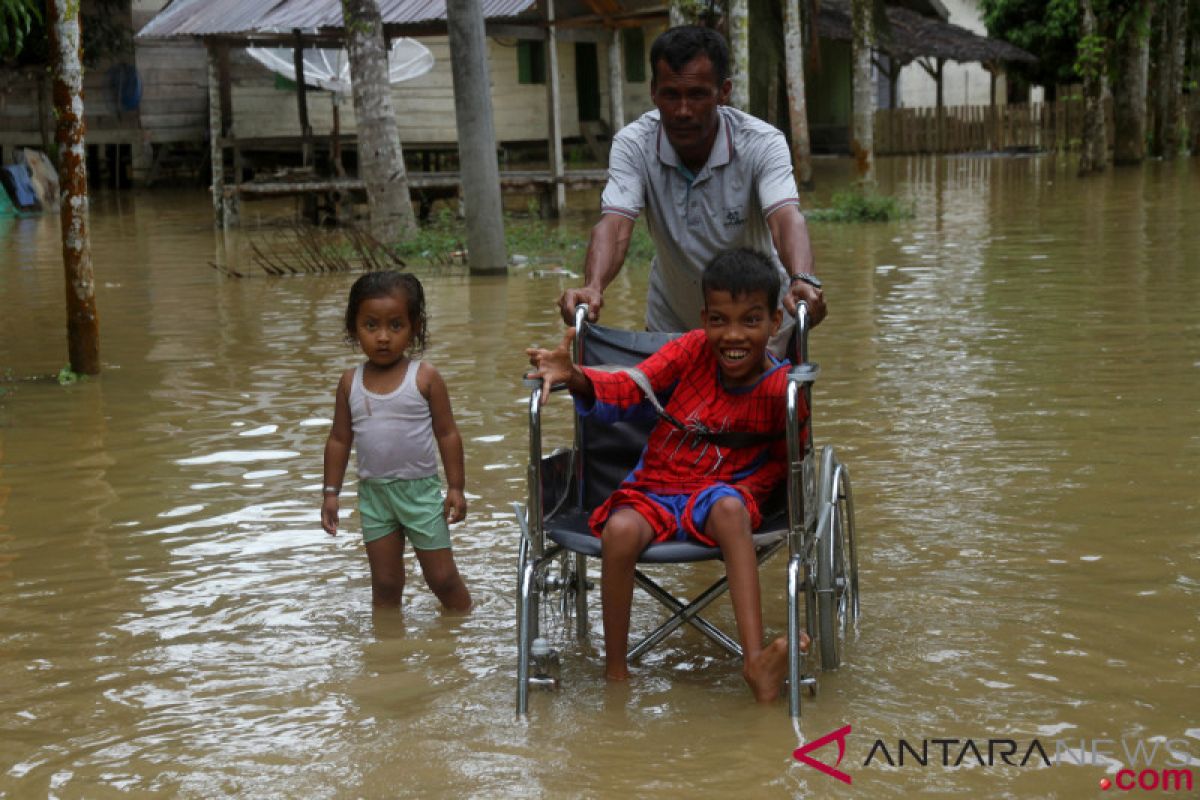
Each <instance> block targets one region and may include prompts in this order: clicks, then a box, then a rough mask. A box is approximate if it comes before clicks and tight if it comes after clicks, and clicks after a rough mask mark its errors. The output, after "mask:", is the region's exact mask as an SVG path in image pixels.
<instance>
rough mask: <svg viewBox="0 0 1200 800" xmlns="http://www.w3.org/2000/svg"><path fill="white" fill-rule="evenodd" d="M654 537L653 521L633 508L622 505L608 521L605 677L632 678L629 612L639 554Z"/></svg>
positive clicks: (603, 575) (603, 590)
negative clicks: (628, 658) (628, 656)
mask: <svg viewBox="0 0 1200 800" xmlns="http://www.w3.org/2000/svg"><path fill="white" fill-rule="evenodd" d="M653 538H654V531H653V529H652V528H651V527H650V523H649V522H647V521H646V519H645V517H643V516H642V515H641V514H639V513H638V512H636V511H634V510H633V509H632V508H629V507H624V508H618V509H617V510H616V511H614V512H613V513H612V515H611V516H610V517H609V518H608V522H606V523H604V530H603V532H602V534H601V539H602V540H603V542H604V547H603V549H602V551H601V556H600V605H601V608H602V609H603V617H604V676H605V677H606V678H608V679H609V680H610V681H623V680H627V679H628V678H629V666H628V665H627V664H626V662H625V656H626V653H627V652H628V650H629V612H630V609H631V607H632V606H633V571H634V569H635V568H636V567H637V559H638V556H639V555H641V553H642V551H643V550H645V549H646V546H647V545H649V544H650V541H651V540H652V539H653Z"/></svg>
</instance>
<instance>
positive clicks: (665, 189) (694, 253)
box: [600, 106, 800, 331]
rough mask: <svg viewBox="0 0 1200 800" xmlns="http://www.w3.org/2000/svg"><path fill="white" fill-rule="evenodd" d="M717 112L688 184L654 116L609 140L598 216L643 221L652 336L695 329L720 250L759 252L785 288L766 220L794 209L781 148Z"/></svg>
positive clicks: (744, 122)
mask: <svg viewBox="0 0 1200 800" xmlns="http://www.w3.org/2000/svg"><path fill="white" fill-rule="evenodd" d="M718 111H719V114H720V122H719V127H718V130H717V138H716V141H715V142H714V144H713V149H712V152H711V153H710V154H709V157H708V162H707V163H706V164H705V165H704V166H703V167H702V168H701V169H700V171H699V172H697V173H696V174H695V176H691V175H690V173H689V172H688V170H687V168H686V167H684V166H683V164H682V162H681V161H680V160H679V156H678V155H676V153H675V149H674V148H673V147H671V143H670V142H669V141H668V140H667V135H666V132H665V131H664V130H663V129H662V126H661V125H660V124H659V115H658V110H657V109H655V110H652V111H649V112H647V113H645V114H643V115H642V116H641V117H639V118H638V119H637V120H635V121H633V122H631V123H630V124H629V125H626V126H625V127H624V128H622V129H621V130H620V131H619V132H618V133H617V135H616V136H615V137H614V138H613V143H612V151H611V153H610V154H609V166H608V183H607V185H605V187H604V194H603V195H602V196H601V199H600V206H601V208H600V211H601V213H602V214H620V215H622V216H625V217H628V218H630V219H633V220H636V219H637V218H638V217H639V216H640V215H641V213H642V211H643V210H644V211H645V213H646V223H647V225H648V227H649V229H650V236H651V238H652V239H653V240H654V247H655V250H656V251H657V254H656V255H655V258H654V261H653V262H652V264H651V270H650V288H649V291H648V293H647V297H646V327H647V328H648V329H650V330H652V331H686V330H691V329H692V328H696V327H699V324H700V309H701V307H702V306H703V305H704V297H703V294H702V292H701V290H700V275H701V273H702V272H703V271H704V267H705V266H706V265H707V264H708V262H710V261H712V259H713V258H714V257H715V256H716V255H717V254H718V253H720V252H722V251H724V250H730V249H733V248H737V247H749V248H751V249H754V250H757V251H759V252H761V253H765V254H767V255H768V256H770V258H771V260H772V261H774V262H775V264H776V266H778V267H779V271H780V274H781V275H784V277H785V279H786V272H785V270H784V269H783V265H782V264H781V263H780V261H779V256H778V255H777V254H776V252H775V247H774V244H773V243H772V240H771V231H770V229H769V228H768V227H767V217H768V216H769V215H770V214H771V213H772V212H774V211H776V210H778V209H779V208H782V207H783V206H786V205H797V206H798V205H799V204H800V200H799V193H798V192H797V191H796V181H795V178H794V177H793V176H792V157H791V153H790V152H789V151H788V147H787V142H786V140H785V139H784V138H783V134H782V133H780V132H779V131H778V130H776V129H775V128H773V127H771V126H770V125H768V124H767V123H765V122H762V121H761V120H759V119H757V118H755V117H752V116H750V115H749V114H745V113H743V112H741V111H738V110H737V109H734V108H730V107H728V106H719V107H718ZM689 178H690V180H689ZM785 285H786V284H785Z"/></svg>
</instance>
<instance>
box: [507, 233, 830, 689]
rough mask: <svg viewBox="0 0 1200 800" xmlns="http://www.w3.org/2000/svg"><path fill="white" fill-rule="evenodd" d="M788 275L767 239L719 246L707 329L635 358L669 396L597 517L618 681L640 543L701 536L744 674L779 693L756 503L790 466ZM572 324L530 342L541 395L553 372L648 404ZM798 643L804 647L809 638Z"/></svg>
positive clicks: (619, 411) (704, 314) (710, 275)
mask: <svg viewBox="0 0 1200 800" xmlns="http://www.w3.org/2000/svg"><path fill="white" fill-rule="evenodd" d="M780 283H781V282H780V279H779V272H778V271H777V270H776V269H775V267H774V266H773V265H772V264H771V262H770V261H769V260H768V259H767V258H766V257H765V256H763V255H762V254H760V253H756V252H754V251H751V250H734V251H729V252H725V253H722V254H720V255H718V256H717V257H716V258H715V259H713V261H712V263H710V264H709V265H708V267H706V268H705V270H704V274H703V277H702V281H701V287H702V289H703V293H704V308H703V309H702V310H701V312H700V324H701V327H700V329H699V330H694V331H691V332H690V333H686V334H684V335H683V336H681V337H680V338H678V339H675V340H673V341H671V342H670V343H668V344H667V345H665V346H664V347H663V348H662V349H661V350H659V351H658V352H657V353H655V354H654V355H652V356H650V357H649V358H647V359H646V360H645V361H643V362H642V363H641V364H640V365H639V367H638V371H639V372H641V373H642V375H644V376H645V378H646V379H647V381H648V383H649V385H650V387H651V388H652V389H653V394H654V395H656V396H657V398H658V402H660V403H664V405H665V408H664V409H663V412H662V413H660V415H659V417H660V418H659V421H658V423H657V424H656V425H655V426H654V429H653V430H652V431H651V433H650V438H649V440H648V441H647V443H646V449H645V450H644V451H643V453H642V458H641V460H640V461H639V462H638V465H637V466H636V467H635V468H634V471H633V472H632V473H630V475H629V476H628V477H627V478H626V479H625V480H624V482H623V483H622V484H621V486H620V487H619V488H618V489H617V491H615V492H614V493H613V495H612V496H611V497H610V498H609V499H608V500H607V501H606V502H605V503H604V504H602V505H601V506H600V507H599V508H597V509H596V510H595V511H594V512H592V515H591V518H590V520H589V524H590V526H591V529H592V532H593V533H595V534H596V535H597V536H600V537H602V538H603V539H604V548H603V552H602V556H601V579H600V595H601V603H602V606H603V618H604V642H605V675H606V677H607V678H608V679H609V680H611V681H623V680H627V679H628V677H629V669H628V666H627V665H626V651H627V649H628V640H629V611H630V606H631V604H632V601H633V573H634V568H635V566H636V564H637V559H638V555H639V554H640V553H641V552H642V550H644V549H645V548H646V546H647V545H649V544H650V543H651V542H654V541H664V540H667V539H673V538H688V537H690V538H693V539H696V540H698V541H700V542H702V543H704V544H708V545H712V546H717V547H720V548H721V554H722V557H723V559H724V561H725V571H726V575H727V576H728V579H729V593H730V598H731V600H732V601H733V612H734V617H735V618H736V620H737V626H738V635H739V638H740V639H741V644H742V652H743V654H744V658H745V660H744V663H743V667H742V674H743V676H744V677H745V679H746V683H747V684H749V686H750V689H751V690H752V691H753V692H754V697H755V699H756V700H758V701H759V702H770V701H771V700H774V699H775V698H776V697H777V696H778V695H779V690H780V685H781V684H782V682H783V678H784V674H785V672H786V671H787V642H786V640H784V639H782V638H779V639H776V640H775V641H773V642H771V643H770V644H769V645H767V646H766V647H764V646H763V627H762V608H761V606H760V603H759V588H758V563H757V561H756V559H755V552H754V542H753V539H752V538H751V535H750V534H751V531H752V530H753V529H754V528H755V527H756V526H757V525H758V524H759V523H760V522H761V520H762V517H761V514H760V512H759V504H760V503H762V502H764V501H765V500H766V498H767V497H768V496H769V495H770V494H771V491H772V490H773V489H774V488H775V487H776V486H777V485H778V484H779V483H780V481H782V479H783V477H784V475H785V473H786V470H787V458H786V437H785V433H784V423H785V420H784V416H785V408H786V399H785V398H786V388H787V362H786V361H781V360H779V359H777V358H776V357H775V356H773V355H771V354H770V352H769V351H768V350H767V342H768V340H769V339H770V338H771V335H772V334H773V333H774V332H775V331H776V330H777V329H778V328H779V325H780V322H781V319H782V312H781V311H780V309H779V291H780ZM573 336H574V331H573V330H571V331H568V332H567V335H566V336H565V337H563V341H562V343H561V344H560V345H559V347H558V348H557V349H555V350H544V349H540V348H533V349H530V350H528V351H527V353H528V355H529V360H530V363H531V364H533V366H534V367H536V368H537V369H536V370H535V372H534V374H535V375H537V376H538V377H540V378H541V379H542V381H543V383H544V384H545V387H546V391H545V392H543V394H542V397H543V398H545V397H546V396H547V394H549V389H550V386H552V385H553V384H555V383H565V384H566V385H567V388H569V389H570V391H571V394H572V395H573V396H574V398H575V404H576V407H577V409H578V410H579V412H580V413H581V414H584V415H598V417H599V419H601V420H604V421H615V420H617V419H621V418H624V417H628V416H634V415H636V414H637V412H638V411H639V410H644V408H645V404H646V403H647V402H649V401H648V398H647V396H646V393H645V392H643V390H642V389H640V388H638V382H637V381H635V377H634V376H631V375H630V374H629V373H627V372H605V371H600V370H593V369H588V368H583V369H580V368H577V367H575V366H574V365H572V363H571V357H570V342H571V338H572V337H573ZM642 383H645V381H642ZM668 395H669V399H667V396H668ZM801 413H802V414H807V409H805V408H802V409H801ZM801 646H802V648H806V647H807V639H806V640H805V641H803V642H802V643H801Z"/></svg>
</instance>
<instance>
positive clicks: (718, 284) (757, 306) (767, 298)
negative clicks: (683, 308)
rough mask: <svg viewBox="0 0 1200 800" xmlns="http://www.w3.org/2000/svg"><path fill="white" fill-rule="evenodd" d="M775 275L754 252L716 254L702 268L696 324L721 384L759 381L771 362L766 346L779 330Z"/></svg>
mask: <svg viewBox="0 0 1200 800" xmlns="http://www.w3.org/2000/svg"><path fill="white" fill-rule="evenodd" d="M780 285H781V282H780V280H779V272H778V270H776V268H775V265H774V264H772V263H771V261H770V259H768V258H767V257H766V256H764V255H763V254H761V253H757V252H755V251H753V250H745V249H743V250H730V251H727V252H724V253H721V254H720V255H718V256H717V257H716V258H714V259H713V260H712V262H711V263H710V264H709V265H708V266H707V267H706V268H705V269H704V276H703V277H702V278H701V286H702V288H703V289H704V308H703V310H702V311H701V312H700V325H701V327H702V328H704V333H705V335H706V336H707V337H708V344H709V347H711V348H712V351H713V355H715V356H716V358H717V365H718V366H719V367H720V370H721V377H722V378H723V379H724V381H725V385H726V386H745V385H748V384H751V383H753V382H754V381H756V380H758V378H759V376H761V375H762V374H763V373H764V372H765V371H766V370H767V369H769V368H770V366H771V365H770V362H769V361H768V359H767V343H768V342H769V341H770V339H771V336H772V335H773V334H774V333H775V332H776V331H777V330H779V324H780V322H782V321H783V312H782V311H780V309H779V290H780Z"/></svg>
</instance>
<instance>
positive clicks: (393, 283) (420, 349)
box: [345, 270, 429, 356]
mask: <svg viewBox="0 0 1200 800" xmlns="http://www.w3.org/2000/svg"><path fill="white" fill-rule="evenodd" d="M393 294H403V295H404V298H405V300H406V301H407V304H408V322H409V324H410V325H412V326H413V337H412V341H411V342H409V345H408V355H410V356H420V355H421V354H423V353H424V352H425V348H426V346H428V344H429V337H428V329H429V326H428V325H427V324H426V318H425V290H424V289H423V288H421V282H420V281H419V280H417V279H416V277H414V276H413V275H411V274H409V273H407V272H396V271H395V270H380V271H378V272H368V273H366V274H365V275H363V276H362V277H361V278H359V279H358V280H356V281H355V282H354V285H353V286H351V287H350V299H349V301H347V303H346V330H345V334H346V341H347V342H349V343H351V344H354V343H355V342H357V341H358V337H357V336H356V335H355V332H356V330H357V328H358V309H359V307H360V306H361V305H362V304H363V301H364V300H374V299H375V298H377V297H389V296H390V295H393Z"/></svg>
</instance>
